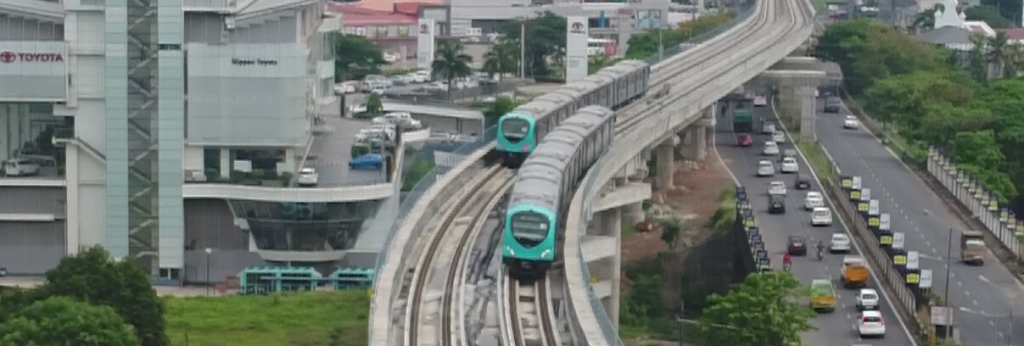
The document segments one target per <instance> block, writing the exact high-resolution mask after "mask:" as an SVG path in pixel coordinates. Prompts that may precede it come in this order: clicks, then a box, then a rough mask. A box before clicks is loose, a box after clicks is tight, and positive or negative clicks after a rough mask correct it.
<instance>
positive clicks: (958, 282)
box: [956, 281, 964, 287]
mask: <svg viewBox="0 0 1024 346" xmlns="http://www.w3.org/2000/svg"><path fill="white" fill-rule="evenodd" d="M956 285H957V286H960V287H964V283H963V282H962V281H957V282H956Z"/></svg>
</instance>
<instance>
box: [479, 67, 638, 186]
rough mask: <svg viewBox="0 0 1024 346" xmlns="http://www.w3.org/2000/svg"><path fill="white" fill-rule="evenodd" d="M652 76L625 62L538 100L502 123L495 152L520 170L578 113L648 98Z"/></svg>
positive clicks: (515, 110) (502, 119)
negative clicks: (586, 109)
mask: <svg viewBox="0 0 1024 346" xmlns="http://www.w3.org/2000/svg"><path fill="white" fill-rule="evenodd" d="M650 77H651V66H650V65H649V64H647V63H645V62H643V61H639V60H624V61H620V62H619V63H617V64H615V65H613V66H609V67H606V68H604V69H602V70H601V71H598V72H597V73H595V74H592V75H590V76H587V78H584V79H583V80H580V81H577V82H573V83H569V84H566V85H564V86H561V87H559V88H558V89H556V90H555V91H552V92H550V93H547V94H545V95H543V96H540V97H537V98H535V99H533V100H532V101H530V102H529V103H527V104H525V105H522V106H519V107H516V109H514V110H513V111H512V112H510V113H508V114H505V115H504V116H502V117H501V119H499V120H498V142H497V145H496V149H495V150H497V151H498V152H499V153H501V155H502V158H503V159H504V160H503V162H504V164H505V166H507V167H512V168H516V167H519V165H521V164H522V163H523V160H525V159H526V157H527V156H528V155H530V153H532V152H533V150H534V149H536V148H537V143H540V141H541V140H542V139H544V136H546V135H547V134H548V133H549V132H551V131H552V130H554V129H555V127H557V126H558V124H561V123H562V121H564V120H565V119H566V118H568V117H569V116H570V115H573V114H575V113H576V111H577V110H580V109H582V108H584V107H587V106H594V105H596V106H603V107H605V108H609V109H612V110H618V109H619V108H621V107H623V106H625V105H627V104H629V103H630V102H633V101H634V100H637V99H639V98H641V97H643V96H644V94H645V93H646V92H647V89H648V88H650Z"/></svg>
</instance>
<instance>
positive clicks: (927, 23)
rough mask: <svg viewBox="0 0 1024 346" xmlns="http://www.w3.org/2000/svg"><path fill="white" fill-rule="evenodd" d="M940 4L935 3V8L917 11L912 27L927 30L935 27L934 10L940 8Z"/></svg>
mask: <svg viewBox="0 0 1024 346" xmlns="http://www.w3.org/2000/svg"><path fill="white" fill-rule="evenodd" d="M941 6H942V5H935V8H933V9H930V10H925V11H922V12H918V13H917V15H916V16H914V24H913V26H914V29H916V30H918V31H928V30H931V29H934V28H935V11H936V10H938V9H940V8H942V7H941Z"/></svg>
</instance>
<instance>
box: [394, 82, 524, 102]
mask: <svg viewBox="0 0 1024 346" xmlns="http://www.w3.org/2000/svg"><path fill="white" fill-rule="evenodd" d="M518 86H519V83H518V82H517V81H504V82H498V83H493V84H481V85H480V86H476V87H471V88H462V89H455V90H452V93H451V102H449V101H448V93H447V92H445V91H444V90H422V91H409V92H386V93H384V99H385V100H395V101H400V102H405V103H411V104H416V105H435V106H442V107H450V106H451V105H452V104H467V103H475V102H484V101H489V100H490V99H491V98H493V97H497V96H500V95H501V94H504V93H511V92H515V91H516V88H517V87H518Z"/></svg>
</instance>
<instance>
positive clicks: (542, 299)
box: [501, 272, 560, 346]
mask: <svg viewBox="0 0 1024 346" xmlns="http://www.w3.org/2000/svg"><path fill="white" fill-rule="evenodd" d="M550 275H552V274H551V272H548V274H547V276H545V277H542V278H540V279H539V280H536V281H521V280H517V279H515V278H513V277H511V276H508V275H504V284H505V291H504V293H505V295H506V296H505V298H506V302H505V306H506V307H507V309H508V312H507V314H506V315H504V316H501V318H502V319H503V321H504V323H505V325H506V326H507V330H508V335H507V339H508V341H511V343H507V344H505V345H511V346H527V345H537V344H538V342H539V345H540V346H559V345H560V343H559V338H558V332H557V330H556V329H555V319H554V316H553V314H554V311H552V309H551V293H550V292H551V280H549V279H548V276H550ZM527 314H532V315H533V316H532V317H536V319H537V326H536V328H532V327H531V326H529V325H527V324H528V323H526V322H528V321H530V319H529V318H527Z"/></svg>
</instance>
